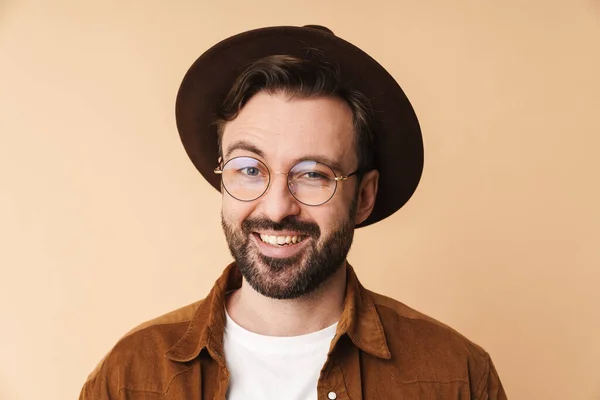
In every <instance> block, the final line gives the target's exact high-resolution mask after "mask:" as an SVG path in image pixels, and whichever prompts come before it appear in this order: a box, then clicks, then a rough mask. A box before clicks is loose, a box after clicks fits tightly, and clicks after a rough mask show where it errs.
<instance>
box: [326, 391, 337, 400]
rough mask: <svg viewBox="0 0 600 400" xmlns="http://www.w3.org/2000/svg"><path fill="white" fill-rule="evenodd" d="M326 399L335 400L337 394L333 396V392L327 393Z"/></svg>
mask: <svg viewBox="0 0 600 400" xmlns="http://www.w3.org/2000/svg"><path fill="white" fill-rule="evenodd" d="M327 397H328V398H329V400H335V399H337V394H335V392H329V394H328V395H327Z"/></svg>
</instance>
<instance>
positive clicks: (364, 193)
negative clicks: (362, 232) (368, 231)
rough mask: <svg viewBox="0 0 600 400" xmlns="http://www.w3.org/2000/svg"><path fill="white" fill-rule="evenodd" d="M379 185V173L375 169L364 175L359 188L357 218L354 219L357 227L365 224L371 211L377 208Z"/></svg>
mask: <svg viewBox="0 0 600 400" xmlns="http://www.w3.org/2000/svg"><path fill="white" fill-rule="evenodd" d="M378 183H379V171H377V170H375V169H374V170H372V171H369V172H367V173H366V174H364V175H363V178H362V180H361V182H360V187H359V188H358V198H357V204H356V217H355V218H354V223H355V224H356V225H358V224H360V223H362V222H364V221H365V220H366V219H367V218H368V217H369V215H371V211H373V207H375V198H376V197H377V185H378Z"/></svg>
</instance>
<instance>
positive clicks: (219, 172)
mask: <svg viewBox="0 0 600 400" xmlns="http://www.w3.org/2000/svg"><path fill="white" fill-rule="evenodd" d="M217 162H218V163H219V165H217V168H215V169H214V170H213V172H214V173H215V174H217V175H221V174H222V173H223V165H222V164H223V159H222V158H221V157H219V159H218V160H217Z"/></svg>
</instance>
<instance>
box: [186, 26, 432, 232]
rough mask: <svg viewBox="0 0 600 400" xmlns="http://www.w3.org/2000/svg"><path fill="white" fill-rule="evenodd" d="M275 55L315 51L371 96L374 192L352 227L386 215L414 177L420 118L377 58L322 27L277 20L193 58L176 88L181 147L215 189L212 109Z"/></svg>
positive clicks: (419, 156)
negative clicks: (251, 69)
mask: <svg viewBox="0 0 600 400" xmlns="http://www.w3.org/2000/svg"><path fill="white" fill-rule="evenodd" d="M308 49H317V51H309V50H308ZM281 54H285V55H291V56H296V57H301V58H304V59H309V60H310V58H311V57H313V56H317V55H318V57H319V60H323V59H325V60H326V61H329V62H333V63H335V64H337V65H338V66H339V69H340V75H341V77H342V81H343V84H344V85H345V86H346V87H349V88H351V89H353V90H358V91H359V92H361V93H362V94H364V95H365V96H366V97H367V98H368V99H369V100H370V101H371V105H372V107H373V110H374V133H375V136H376V144H377V150H376V166H377V169H378V170H379V174H380V175H379V191H378V193H377V199H376V203H375V207H374V209H373V212H372V213H371V215H370V216H369V218H367V220H366V221H364V222H363V223H362V224H360V225H359V226H366V225H370V224H373V223H375V222H377V221H380V220H382V219H384V218H386V217H388V216H390V215H392V214H393V213H394V212H396V211H397V210H398V209H400V208H401V207H402V206H403V205H404V204H405V203H406V202H407V201H408V199H410V197H411V196H412V194H413V193H414V191H415V189H416V188H417V185H418V184H419V180H420V178H421V173H422V171H423V139H422V137H421V129H420V127H419V121H418V120H417V116H416V115H415V112H414V110H413V108H412V106H411V104H410V102H409V101H408V99H407V98H406V95H405V94H404V92H403V91H402V89H401V88H400V86H399V85H398V83H396V81H395V80H394V78H393V77H392V76H391V75H390V74H389V73H388V72H387V71H386V70H385V69H384V68H383V67H382V66H381V65H380V64H379V63H378V62H377V61H375V60H374V59H373V58H371V57H370V56H369V55H368V54H367V53H365V52H364V51H362V50H361V49H359V48H358V47H356V46H354V45H353V44H351V43H349V42H347V41H345V40H343V39H340V38H339V37H337V36H335V35H334V34H333V33H332V32H331V31H330V30H329V29H327V28H324V27H321V26H316V25H309V26H305V27H292V26H279V27H269V28H261V29H256V30H251V31H248V32H244V33H240V34H238V35H235V36H232V37H230V38H228V39H225V40H223V41H221V42H219V43H217V44H216V45H214V46H213V47H211V48H210V49H208V50H207V51H206V52H205V53H204V54H202V55H201V56H200V57H199V58H198V59H197V60H196V62H194V64H193V65H192V66H191V67H190V69H189V70H188V72H187V74H186V75H185V77H184V79H183V82H182V83H181V86H180V88H179V93H178V94H177V102H176V109H175V113H176V118H177V128H178V130H179V134H180V136H181V140H182V142H183V146H184V147H185V150H186V152H187V154H188V156H189V157H190V159H191V160H192V162H193V163H194V165H195V166H196V168H197V169H198V171H200V173H201V174H202V175H203V176H204V178H205V179H206V180H207V181H208V182H209V183H210V184H211V185H212V186H214V187H215V188H216V189H217V190H220V189H221V178H220V176H219V175H216V174H214V172H213V171H214V168H215V167H216V166H217V161H218V156H219V149H218V147H217V128H216V125H215V124H214V122H215V121H216V119H217V110H218V109H219V107H220V105H221V103H222V102H223V100H224V99H225V97H226V95H227V93H228V92H229V90H230V88H231V86H232V85H233V83H234V81H235V79H236V77H237V75H238V74H239V73H240V71H241V69H243V68H244V67H246V66H247V65H248V64H249V63H251V62H253V61H255V60H257V59H259V58H263V57H266V56H270V55H281Z"/></svg>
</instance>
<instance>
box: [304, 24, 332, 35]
mask: <svg viewBox="0 0 600 400" xmlns="http://www.w3.org/2000/svg"><path fill="white" fill-rule="evenodd" d="M303 28H310V29H316V30H318V31H323V32H327V33H330V34H332V35H334V36H335V33H333V31H332V30H331V29H329V28H327V27H324V26H322V25H304V26H303Z"/></svg>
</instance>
